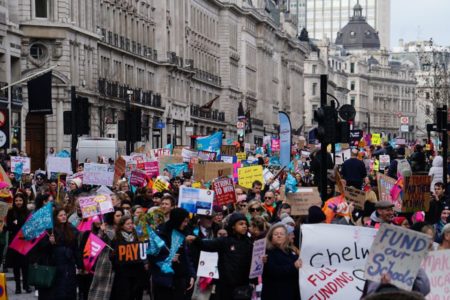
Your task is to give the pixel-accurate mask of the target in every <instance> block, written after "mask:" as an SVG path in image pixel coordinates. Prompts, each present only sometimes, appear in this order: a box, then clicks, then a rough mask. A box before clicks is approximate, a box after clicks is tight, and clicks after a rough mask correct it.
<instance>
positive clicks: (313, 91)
mask: <svg viewBox="0 0 450 300" xmlns="http://www.w3.org/2000/svg"><path fill="white" fill-rule="evenodd" d="M316 94H317V83H315V82H314V83H313V84H312V95H313V96H315V95H316Z"/></svg>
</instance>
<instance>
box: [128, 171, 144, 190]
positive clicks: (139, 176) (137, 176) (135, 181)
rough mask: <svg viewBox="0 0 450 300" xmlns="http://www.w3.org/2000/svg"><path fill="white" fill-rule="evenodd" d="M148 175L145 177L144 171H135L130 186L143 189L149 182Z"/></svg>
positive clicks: (132, 173)
mask: <svg viewBox="0 0 450 300" xmlns="http://www.w3.org/2000/svg"><path fill="white" fill-rule="evenodd" d="M146 177H147V175H145V173H144V171H141V170H134V171H132V172H131V177H130V184H131V185H132V186H136V187H143V186H144V185H145V184H146V182H147V180H146Z"/></svg>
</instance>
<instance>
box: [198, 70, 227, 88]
mask: <svg viewBox="0 0 450 300" xmlns="http://www.w3.org/2000/svg"><path fill="white" fill-rule="evenodd" d="M193 71H194V72H195V75H194V78H195V79H199V80H203V81H206V82H211V83H213V84H215V85H222V78H221V77H220V76H216V75H214V74H211V73H209V72H206V71H203V70H200V69H197V68H193Z"/></svg>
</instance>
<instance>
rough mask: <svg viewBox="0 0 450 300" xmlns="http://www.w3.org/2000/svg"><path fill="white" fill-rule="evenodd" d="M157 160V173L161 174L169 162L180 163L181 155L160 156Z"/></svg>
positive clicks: (181, 160)
mask: <svg viewBox="0 0 450 300" xmlns="http://www.w3.org/2000/svg"><path fill="white" fill-rule="evenodd" d="M158 162H159V174H162V173H163V171H164V169H165V168H167V165H170V164H181V163H182V162H183V157H182V156H180V155H171V156H161V157H159V158H158Z"/></svg>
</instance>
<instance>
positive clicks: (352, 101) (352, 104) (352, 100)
mask: <svg viewBox="0 0 450 300" xmlns="http://www.w3.org/2000/svg"><path fill="white" fill-rule="evenodd" d="M350 105H351V106H353V107H354V106H355V96H351V98H350Z"/></svg>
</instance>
